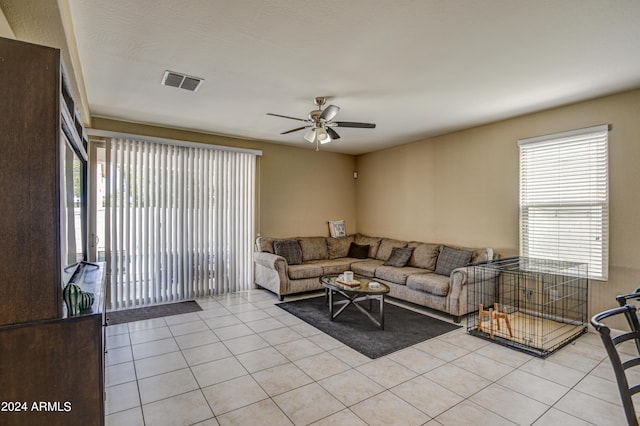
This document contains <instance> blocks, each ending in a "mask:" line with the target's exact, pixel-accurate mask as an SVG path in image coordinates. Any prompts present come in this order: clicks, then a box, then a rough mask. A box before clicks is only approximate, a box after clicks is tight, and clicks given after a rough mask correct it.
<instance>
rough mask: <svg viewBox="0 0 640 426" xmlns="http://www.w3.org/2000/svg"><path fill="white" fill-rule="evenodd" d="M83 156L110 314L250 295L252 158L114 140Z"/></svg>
mask: <svg viewBox="0 0 640 426" xmlns="http://www.w3.org/2000/svg"><path fill="white" fill-rule="evenodd" d="M92 153H93V154H94V155H93V156H92V158H93V159H94V160H95V161H94V165H93V166H92V171H91V175H92V176H91V178H92V182H93V183H92V187H93V188H94V191H93V193H94V197H93V200H92V206H93V207H94V208H93V212H92V213H93V215H92V221H91V224H92V227H93V229H92V233H91V236H92V243H93V244H92V245H91V248H92V250H93V256H94V257H93V258H94V259H97V260H104V261H106V262H107V272H108V275H107V277H108V279H109V289H108V302H109V304H110V308H111V309H120V308H126V307H132V306H144V305H150V304H157V303H164V302H170V301H176V300H184V299H189V298H193V297H196V296H202V295H211V294H220V293H226V292H233V291H240V290H246V289H249V288H251V286H252V283H253V265H252V252H253V236H254V213H255V206H254V202H255V164H256V154H255V153H253V152H242V151H230V150H224V149H215V148H209V147H206V146H202V145H195V144H194V145H192V146H183V145H172V144H167V143H159V142H150V141H138V140H132V139H118V138H109V139H107V140H106V141H105V142H104V143H102V144H100V143H94V145H93V147H92Z"/></svg>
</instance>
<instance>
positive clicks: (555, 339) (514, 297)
mask: <svg viewBox="0 0 640 426" xmlns="http://www.w3.org/2000/svg"><path fill="white" fill-rule="evenodd" d="M587 272H588V265H587V264H586V263H576V262H565V261H554V260H544V259H533V258H526V257H511V258H506V259H497V260H493V261H488V262H482V263H477V264H474V265H471V266H470V271H469V274H470V277H469V278H470V280H472V281H471V282H475V285H473V286H470V287H469V289H468V291H467V303H468V308H469V312H471V313H470V314H469V315H467V331H468V332H469V334H472V335H474V336H478V337H482V338H484V339H488V340H491V341H494V342H496V343H499V344H502V345H504V346H509V347H512V348H514V349H518V350H521V351H523V352H527V353H531V354H533V355H536V356H539V357H543V358H544V357H547V356H548V355H550V354H551V353H553V352H554V351H556V350H558V349H560V348H561V347H562V346H564V345H566V344H568V343H570V342H571V341H573V340H575V339H576V338H577V337H578V336H580V335H581V334H583V333H586V331H587V321H588V318H587V315H588V313H587V306H588V304H587V296H588V288H589V279H588V275H587Z"/></svg>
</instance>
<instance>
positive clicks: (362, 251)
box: [347, 243, 370, 259]
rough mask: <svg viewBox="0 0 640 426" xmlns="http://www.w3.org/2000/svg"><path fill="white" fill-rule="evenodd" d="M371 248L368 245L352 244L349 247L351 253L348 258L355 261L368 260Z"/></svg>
mask: <svg viewBox="0 0 640 426" xmlns="http://www.w3.org/2000/svg"><path fill="white" fill-rule="evenodd" d="M369 248H370V246H369V245H368V244H365V245H360V244H356V243H351V245H350V246H349V252H348V253H347V256H349V257H352V258H354V259H368V258H369Z"/></svg>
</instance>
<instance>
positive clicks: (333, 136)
mask: <svg viewBox="0 0 640 426" xmlns="http://www.w3.org/2000/svg"><path fill="white" fill-rule="evenodd" d="M327 133H329V136H331V139H332V140H334V141H335V140H336V139H340V135H339V134H338V132H336V131H335V130H333V129H332V128H331V127H327Z"/></svg>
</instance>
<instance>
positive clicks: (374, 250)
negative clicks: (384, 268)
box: [356, 234, 382, 259]
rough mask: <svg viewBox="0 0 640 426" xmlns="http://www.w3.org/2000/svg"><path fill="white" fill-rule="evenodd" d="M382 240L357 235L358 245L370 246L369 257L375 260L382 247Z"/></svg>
mask: <svg viewBox="0 0 640 426" xmlns="http://www.w3.org/2000/svg"><path fill="white" fill-rule="evenodd" d="M381 240H382V238H377V237H367V236H366V235H362V234H356V244H360V245H363V246H364V245H367V246H369V257H370V258H372V259H375V258H376V254H378V248H379V247H380V241H381Z"/></svg>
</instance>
